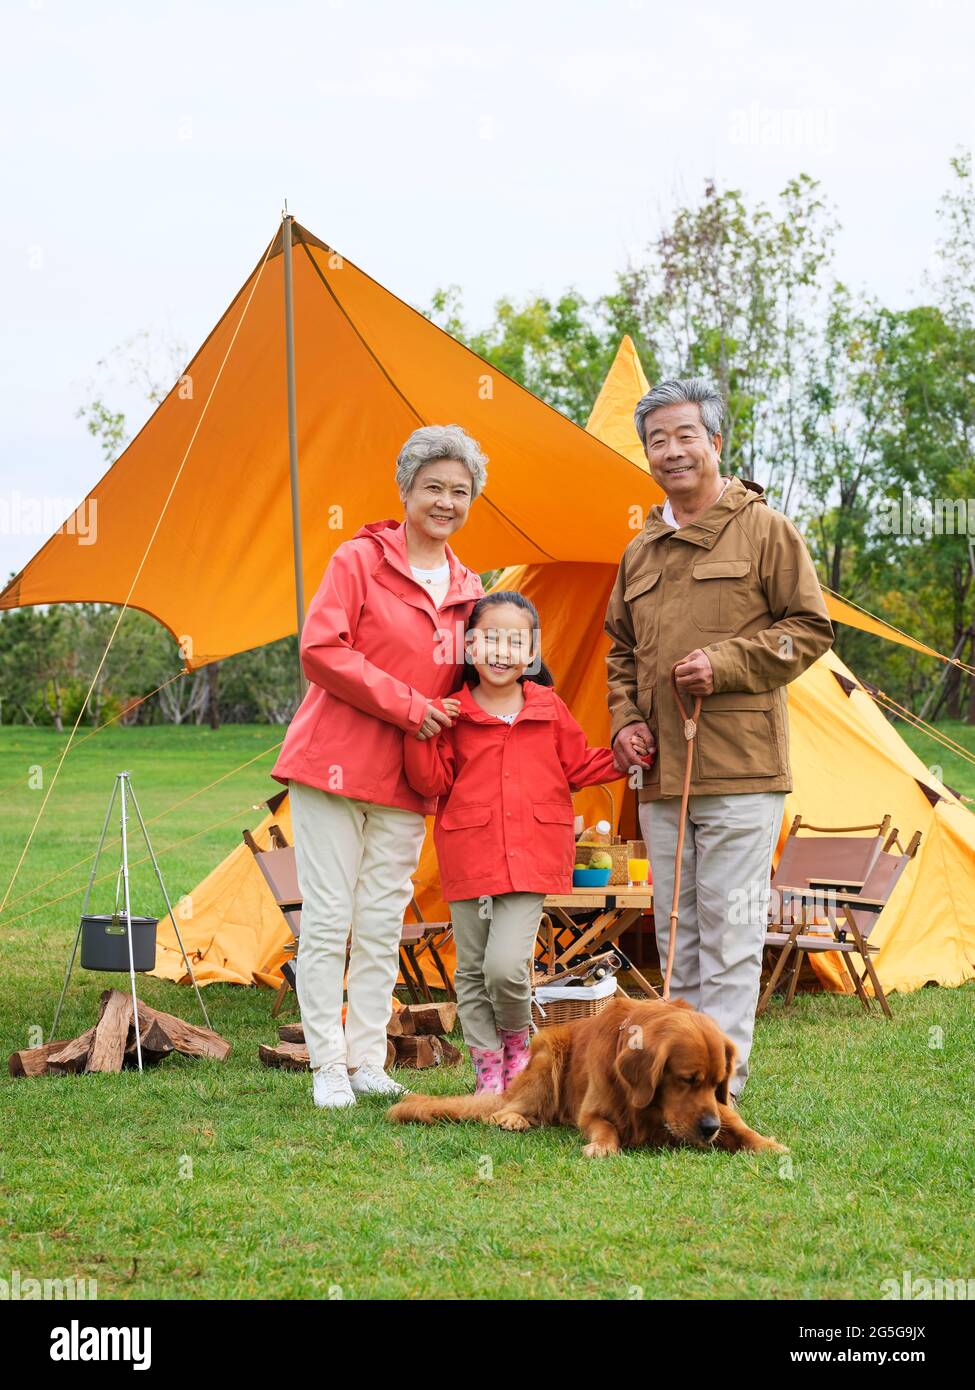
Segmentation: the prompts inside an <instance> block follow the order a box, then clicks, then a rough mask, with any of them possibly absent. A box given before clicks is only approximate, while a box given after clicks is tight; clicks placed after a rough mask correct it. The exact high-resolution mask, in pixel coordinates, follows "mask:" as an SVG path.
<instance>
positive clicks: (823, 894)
mask: <svg viewBox="0 0 975 1390" xmlns="http://www.w3.org/2000/svg"><path fill="white" fill-rule="evenodd" d="M920 843H921V832H920V831H917V832H916V833H915V834H914V836H913V838H912V839H911V841H910V843H909V844H908V846H907V848H906V849H902V848H901V844H900V840H899V839H898V832H897V831H896V830H893V831H891V833H890V834H889V836H888V837H887V840H886V841H885V843H884V846H883V848H882V849H881V850H880V852H879V853H878V854H877V856H876V858H875V859H874V860H873V863H872V864H871V866H870V868H869V869H868V870H867V875H866V878H865V879H864V881H863V884H862V886H861V887H860V888H859V890H854V891H851V890H850V889H849V888H847V887H843V886H841V887H837V886H836V884H835V880H834V879H832V878H820V877H818V876H817V875H815V874H812V875H810V876H809V877H808V879H807V882H806V883H805V884H804V885H787V884H782V883H780V884H779V885H778V893H777V895H776V896H777V898H778V904H777V908H776V911H775V913H774V916H775V918H776V923H775V925H776V926H777V927H779V928H780V929H779V930H770V931H769V932H768V934H767V936H766V938H765V939H766V942H767V944H769V945H772V946H780V947H781V950H780V952H779V956H778V959H777V961H776V963H775V968H774V969H773V971H772V974H771V976H770V978H769V982H768V984H767V985H766V987H765V991H764V993H763V995H762V997H761V1000H760V1001H759V1005H758V1010H757V1012H758V1013H762V1011H763V1010H764V1009H765V1007H766V1005H767V1004H768V1001H769V999H770V998H771V996H772V992H773V990H774V989H775V987H776V985H777V984H778V982H779V979H780V977H781V975H782V972H783V970H784V969H785V966H786V963H787V962H788V960H789V957H790V955H791V954H792V953H793V952H795V961H794V963H793V967H792V978H791V979H790V981H789V987H788V990H787V991H786V996H785V1003H786V1006H788V1005H790V1004H791V1003H792V1001H793V999H794V997H795V992H796V985H797V983H798V980H799V971H800V969H801V966H802V962H803V959H804V957H805V956H806V955H807V954H808V953H814V952H816V951H835V952H836V953H837V954H838V955H839V958H840V960H841V961H842V962H843V965H844V968H845V969H846V972H847V974H848V975H849V977H850V981H851V983H852V985H853V989H854V991H855V993H856V995H857V998H858V999H859V1000H860V1003H861V1004H862V1005H863V1007H864V1008H865V1009H866V1010H867V1011H868V1012H869V1010H870V997H869V995H868V994H867V992H866V990H865V989H864V987H863V981H864V978H865V977H869V980H870V983H871V984H872V985H873V991H874V996H875V998H876V999H877V1001H878V1002H879V1004H880V1007H881V1009H882V1010H883V1012H884V1014H885V1016H886V1017H887V1018H888V1019H889V1018H892V1017H893V1015H892V1014H891V1011H890V1005H889V1004H888V1003H887V996H886V995H885V994H884V991H883V986H882V985H881V983H880V980H879V978H878V976H877V972H876V970H875V969H874V965H873V961H872V959H871V956H872V955H874V954H876V952H877V951H879V950H880V947H879V946H876V945H874V944H873V943H872V942H870V941H869V939H868V938H869V936H870V933H871V931H872V930H873V928H874V926H875V925H876V923H877V919H878V917H879V916H880V914H881V912H883V910H884V908H885V907H886V905H887V902H888V900H889V899H890V895H891V893H893V891H894V888H895V887H896V886H897V882H898V880H899V879H900V876H901V874H902V873H903V872H904V870H905V869H906V868H907V866H908V864H909V863H910V862H911V860H912V859H913V858H914V856H915V855H916V854H917V849H918V845H919V844H920ZM893 849H897V850H899V851H900V853H896V854H895V853H891V851H892V850H893ZM797 908H798V920H795V919H796V915H797V914H796V909H797ZM809 914H811V915H812V919H813V920H812V923H810V922H809V921H808V917H809ZM824 917H825V918H826V922H824V921H823V918H824ZM790 923H791V925H789V924H790ZM827 923H828V927H829V930H828V931H827V930H826V929H825V928H826V925H827ZM784 926H788V930H782V929H781V928H782V927H784ZM804 927H810V928H811V929H810V930H808V931H805V932H804V931H803V928H804ZM853 955H857V956H859V957H860V960H861V961H862V963H863V973H862V974H859V975H858V974H857V972H856V970H854V968H853V965H852V963H851V960H850V957H851V956H853Z"/></svg>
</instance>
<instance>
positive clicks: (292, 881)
mask: <svg viewBox="0 0 975 1390" xmlns="http://www.w3.org/2000/svg"><path fill="white" fill-rule="evenodd" d="M269 829H270V836H271V844H272V845H273V846H274V848H273V849H261V847H260V845H259V844H258V843H257V841H256V840H255V839H254V836H253V835H252V834H251V832H250V831H249V830H245V831H244V832H243V834H244V843H245V844H246V846H247V848H248V849H249V850H250V852H251V854H253V856H254V858H255V859H256V860H257V867H258V868H259V869H260V871H261V873H262V874H263V875H264V879H265V882H266V883H267V886H268V887H269V888H270V890H271V894H272V896H273V898H274V901H275V902H276V903H277V905H278V907H279V908H280V909H281V915H282V916H283V917H284V920H285V921H286V922H287V924H288V927H289V929H290V931H291V936H292V940H291V941H289V942H288V943H287V945H286V946H285V948H284V949H285V952H286V954H287V956H288V957H289V959H288V960H286V961H285V962H284V963H283V964H282V966H281V973H282V975H283V976H284V979H283V980H282V982H281V985H280V987H279V989H278V992H277V994H276V995H275V996H274V1003H273V1005H272V1006H271V1017H272V1018H277V1016H278V1013H279V1012H280V1010H281V1005H282V1004H283V1003H284V999H285V995H286V994H287V993H288V990H289V989H294V987H295V971H294V957H295V955H297V952H298V936H299V933H300V931H301V888H300V887H299V885H298V868H297V865H296V864H295V850H294V845H289V844H288V842H287V840H286V839H285V838H284V834H283V832H282V830H281V827H280V826H279V825H276V824H272V825H271V826H270V828H269Z"/></svg>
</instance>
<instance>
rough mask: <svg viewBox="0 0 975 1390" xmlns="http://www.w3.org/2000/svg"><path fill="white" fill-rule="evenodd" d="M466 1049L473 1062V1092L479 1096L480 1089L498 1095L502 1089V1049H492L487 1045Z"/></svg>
mask: <svg viewBox="0 0 975 1390" xmlns="http://www.w3.org/2000/svg"><path fill="white" fill-rule="evenodd" d="M467 1050H468V1052H469V1053H470V1054H471V1061H472V1062H473V1063H474V1094H475V1095H476V1096H479V1095H480V1094H481V1092H482V1091H488V1092H490V1094H491V1095H496V1096H499V1095H500V1094H501V1092H502V1091H503V1090H504V1076H503V1071H504V1051H503V1049H502V1048H500V1047H499V1048H498V1049H497V1050H496V1051H492V1050H491V1049H490V1048H487V1047H468V1049H467Z"/></svg>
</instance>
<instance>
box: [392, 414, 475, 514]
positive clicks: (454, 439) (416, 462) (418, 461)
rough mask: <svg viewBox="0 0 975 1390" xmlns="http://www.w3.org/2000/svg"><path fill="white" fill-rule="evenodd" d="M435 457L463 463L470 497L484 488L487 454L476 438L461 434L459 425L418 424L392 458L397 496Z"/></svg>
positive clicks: (407, 487)
mask: <svg viewBox="0 0 975 1390" xmlns="http://www.w3.org/2000/svg"><path fill="white" fill-rule="evenodd" d="M437 459H456V461H457V462H458V463H462V464H463V465H464V467H465V468H466V469H467V471H468V473H470V475H471V500H473V499H474V498H475V497H476V496H477V494H478V493H479V492H483V491H484V485H485V483H486V482H487V458H486V457H485V456H484V454H482V453H481V447H480V445H479V444H478V442H477V440H476V439H471V437H470V435H469V434H465V433H464V431H463V430H462V429H461V427H460V425H421V426H420V428H419V429H418V430H414V431H413V433H412V434H411V435H410V437H409V439H408V440H407V441H406V443H405V444H404V445H403V447H402V449H400V451H399V458H398V459H397V460H396V486H397V487H398V488H399V495H400V497H405V496H406V494H407V493H408V492H409V491H410V489H411V488H412V486H413V484H414V482H415V481H416V475H417V473H419V471H420V469H421V468H422V467H423V465H424V464H426V463H436V461H437Z"/></svg>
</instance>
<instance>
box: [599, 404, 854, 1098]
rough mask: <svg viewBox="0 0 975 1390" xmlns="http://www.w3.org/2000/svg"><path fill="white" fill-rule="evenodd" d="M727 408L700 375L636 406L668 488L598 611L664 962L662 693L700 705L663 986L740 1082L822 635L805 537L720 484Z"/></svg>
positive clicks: (670, 710)
mask: <svg viewBox="0 0 975 1390" xmlns="http://www.w3.org/2000/svg"><path fill="white" fill-rule="evenodd" d="M723 411H724V408H723V402H722V400H721V397H720V395H719V394H718V392H717V391H716V390H715V389H714V387H713V386H711V385H710V383H708V382H707V381H704V380H701V379H700V378H691V379H689V380H686V381H664V382H661V383H660V384H659V385H657V386H655V387H654V388H653V389H652V390H651V391H648V392H647V394H646V395H645V396H644V397H643V398H642V400H641V401H640V402H639V404H638V405H637V408H636V414H635V421H636V428H637V433H638V434H639V436H640V439H641V441H642V443H643V446H644V448H645V450H646V454H647V459H648V461H649V464H650V472H651V473H652V475H653V477H654V479H655V480H656V482H658V483H659V484H660V486H661V487H662V488H663V490H664V492H665V493H666V494H667V500H666V501H665V502H664V504H663V506H662V507H659V506H658V507H654V508H653V509H652V511H651V513H650V517H649V519H648V521H647V523H646V525H645V527H644V528H643V530H642V531H641V532H640V534H639V535H638V536H636V537H635V538H634V539H633V540H632V541H631V542H630V544H629V545H628V546H627V548H626V550H625V552H624V554H623V558H622V560H621V561H620V567H619V573H618V574H617V577H616V584H615V586H614V588H613V592H612V595H611V597H610V600H609V606H608V609H607V612H606V631H607V633H608V634H609V636H610V638H611V642H612V645H611V648H610V652H609V656H608V657H607V665H608V682H609V707H610V713H611V716H612V736H613V751H614V753H615V756H616V762H617V766H618V767H619V769H620V771H621V772H627V771H630V770H631V769H633V768H634V767H636V768H638V769H640V771H639V777H638V779H637V780H638V782H639V793H638V795H639V811H640V826H641V829H642V833H643V838H644V839H645V840H646V841H647V844H648V847H649V853H650V860H651V864H652V868H653V884H654V898H655V902H656V904H657V910H656V912H655V914H654V915H655V922H656V933H657V944H658V947H659V950H660V956H661V959H662V960H665V959H666V956H667V948H668V939H669V930H670V923H669V917H668V914H669V912H670V907H671V900H672V898H673V892H674V858H675V855H676V852H677V832H678V828H679V820H680V808H681V791H682V788H683V778H684V764H685V757H686V743H685V739H684V733H683V728H682V723H681V718H680V714H679V711H678V708H677V704H676V701H675V700H674V695H673V690H672V688H671V683H670V675H671V670H672V668H674V667H675V666H676V679H677V684H678V687H679V689H680V691H681V699H682V701H683V702H684V704H685V706H686V707H687V708H688V712H690V707H691V706H692V704H693V701H694V697H695V696H697V695H701V696H703V697H705V698H704V700H703V705H702V709H701V718H700V723H699V726H698V734H697V738H696V740H695V746H694V760H693V765H692V770H691V787H690V799H689V801H688V814H687V828H686V830H685V835H684V850H683V856H682V860H681V896H680V902H679V904H678V907H679V914H680V915H679V921H678V928H677V941H676V946H675V954H674V969H673V977H672V980H671V993H672V996H673V997H674V998H678V999H686V1000H687V1002H688V1003H689V1004H691V1005H692V1006H693V1007H694V1008H698V1009H701V1010H702V1011H703V1012H704V1013H707V1014H710V1016H711V1017H712V1018H713V1019H714V1020H715V1022H717V1023H718V1024H719V1025H720V1027H721V1028H723V1029H724V1031H725V1032H726V1033H727V1034H728V1035H729V1037H730V1038H731V1039H732V1040H733V1042H734V1043H735V1045H736V1047H737V1049H738V1063H737V1068H736V1072H735V1076H734V1078H733V1079H732V1082H731V1086H730V1090H731V1093H732V1094H733V1095H734V1096H735V1097H737V1096H738V1095H739V1094H740V1092H741V1089H742V1087H743V1086H744V1084H745V1081H746V1079H747V1076H748V1054H749V1052H750V1050H751V1042H752V1028H753V1025H754V1019H755V1005H756V1003H757V1000H758V990H759V978H760V975H761V968H762V946H763V939H764V936H765V929H766V915H767V902H768V893H767V890H768V884H769V870H770V867H771V860H772V852H773V850H774V848H775V844H776V841H777V838H778V834H779V828H780V826H781V823H782V809H783V803H784V801H785V794H786V792H788V791H791V790H792V780H791V773H790V768H789V725H788V716H787V713H786V692H785V687H786V686H787V685H788V684H789V682H790V681H793V680H795V679H796V677H797V676H799V675H801V673H802V672H803V671H804V670H805V669H806V667H807V666H809V665H810V664H811V663H812V662H813V661H815V660H816V658H817V657H818V656H820V655H821V654H822V653H823V652H825V651H826V650H827V649H828V648H829V646H830V645H831V643H832V640H833V630H832V627H831V625H830V621H829V618H828V616H827V613H826V606H825V604H824V602H823V596H822V592H821V590H820V587H819V581H818V580H817V578H816V572H815V570H814V568H813V564H812V561H811V560H810V558H809V554H808V552H807V551H806V547H805V545H804V543H803V541H802V537H801V536H800V535H799V533H798V531H797V530H796V529H795V527H794V526H793V525H792V523H791V521H789V520H788V519H787V518H786V517H785V516H783V515H782V514H781V513H779V512H776V511H773V510H772V508H771V507H770V506H769V505H768V504H767V502H766V499H765V494H764V492H763V490H762V488H760V487H759V486H758V485H757V484H756V483H752V482H745V481H743V480H742V479H740V478H732V477H722V476H721V474H720V471H719V466H720V462H721V421H722V415H723Z"/></svg>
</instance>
